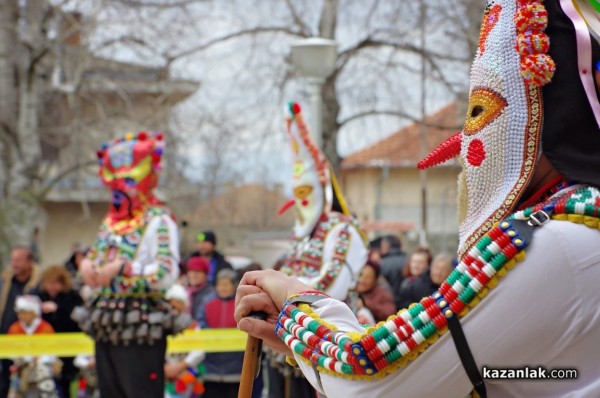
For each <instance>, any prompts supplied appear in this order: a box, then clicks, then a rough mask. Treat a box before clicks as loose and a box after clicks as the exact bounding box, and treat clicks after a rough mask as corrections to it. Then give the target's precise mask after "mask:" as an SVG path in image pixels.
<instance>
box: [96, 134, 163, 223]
mask: <svg viewBox="0 0 600 398" xmlns="http://www.w3.org/2000/svg"><path fill="white" fill-rule="evenodd" d="M163 148H164V140H163V134H162V133H160V132H154V133H147V132H139V133H138V134H133V133H129V134H127V135H126V136H125V137H124V138H118V139H116V140H113V141H111V142H110V143H107V144H105V145H103V146H102V148H101V149H100V150H99V151H98V161H99V170H98V174H99V175H100V179H101V180H102V183H103V184H104V185H106V186H107V187H109V188H110V189H111V190H112V204H111V209H110V212H109V215H110V216H111V217H113V218H116V219H124V218H129V217H132V216H134V215H135V214H134V213H135V212H136V211H140V210H142V208H143V207H144V206H145V205H146V204H147V203H152V202H155V201H156V200H155V198H154V196H153V194H152V191H153V189H154V188H155V187H156V185H157V184H158V174H157V171H158V169H159V168H160V161H161V158H162V154H163Z"/></svg>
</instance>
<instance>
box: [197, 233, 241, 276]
mask: <svg viewBox="0 0 600 398" xmlns="http://www.w3.org/2000/svg"><path fill="white" fill-rule="evenodd" d="M196 241H197V243H198V246H197V247H198V251H195V252H193V253H192V254H191V255H190V257H204V258H205V259H207V260H208V263H209V264H210V268H209V271H208V281H209V282H210V284H211V285H213V286H214V285H215V282H216V275H217V274H218V273H219V271H221V270H222V269H233V267H232V266H231V264H230V263H228V262H227V261H226V260H225V257H223V255H222V254H221V253H219V252H218V251H217V250H216V249H215V248H216V246H217V235H215V233H214V232H212V231H204V232H201V233H199V234H198V236H197V237H196Z"/></svg>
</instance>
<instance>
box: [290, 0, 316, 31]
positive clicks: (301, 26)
mask: <svg viewBox="0 0 600 398" xmlns="http://www.w3.org/2000/svg"><path fill="white" fill-rule="evenodd" d="M285 3H286V4H287V6H288V9H289V10H290V14H292V19H293V20H294V24H296V26H297V27H298V28H299V29H300V34H301V35H302V36H304V37H309V36H311V33H310V28H309V27H308V26H306V24H305V23H304V21H302V18H300V15H298V11H296V8H295V7H294V4H293V3H292V0H285Z"/></svg>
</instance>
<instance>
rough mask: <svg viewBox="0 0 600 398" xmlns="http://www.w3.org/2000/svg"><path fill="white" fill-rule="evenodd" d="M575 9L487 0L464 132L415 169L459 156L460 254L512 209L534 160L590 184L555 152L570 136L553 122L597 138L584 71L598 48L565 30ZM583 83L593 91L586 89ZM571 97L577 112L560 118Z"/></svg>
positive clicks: (563, 1)
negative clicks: (543, 158)
mask: <svg viewBox="0 0 600 398" xmlns="http://www.w3.org/2000/svg"><path fill="white" fill-rule="evenodd" d="M577 1H579V0H577ZM582 1H584V0H582ZM585 1H587V0H585ZM594 2H595V1H594ZM576 8H577V7H575V5H574V2H573V0H556V1H553V2H550V1H546V2H545V3H544V2H543V0H488V3H487V8H486V11H485V14H484V17H483V21H482V27H481V34H480V38H479V48H478V51H477V55H476V57H475V60H474V62H473V65H472V69H471V80H470V96H469V105H468V110H467V118H466V121H465V125H464V128H463V130H462V131H461V132H459V133H458V134H456V135H455V136H453V137H452V138H450V139H449V140H448V141H446V142H445V143H443V144H442V145H440V147H438V148H437V149H436V150H434V152H433V153H431V154H430V155H429V156H428V157H427V158H425V159H424V160H423V161H421V163H420V164H419V167H420V168H427V167H431V166H435V165H436V164H440V163H443V162H445V161H446V160H448V159H450V158H453V157H455V156H458V155H460V158H461V162H462V164H463V173H462V174H461V177H460V178H459V191H460V193H459V217H460V220H459V221H460V245H459V246H460V247H459V251H460V252H461V253H464V252H465V251H466V250H468V249H469V248H470V247H471V246H472V245H473V244H474V243H475V242H476V241H477V240H478V239H479V238H481V236H482V235H483V234H485V233H486V232H487V231H489V230H490V229H491V228H492V226H493V224H494V223H496V222H498V221H500V220H502V219H504V218H506V217H507V216H509V215H510V213H511V212H512V211H514V209H515V207H516V206H517V204H518V202H519V201H520V200H521V199H522V195H523V192H524V191H525V189H526V188H527V187H528V185H529V182H530V180H531V177H532V175H533V173H534V170H535V167H536V164H537V161H538V159H539V156H540V154H541V153H542V152H543V153H544V154H545V155H546V156H547V157H548V159H549V160H550V162H551V163H552V164H553V165H554V167H555V168H556V169H557V170H558V171H559V172H560V173H561V174H562V175H563V176H564V177H567V178H572V179H575V180H579V181H585V182H592V183H593V182H594V181H593V179H594V177H591V178H588V176H586V175H585V172H582V171H581V170H575V166H574V163H575V162H573V161H571V160H568V159H567V158H566V156H565V155H564V154H563V153H560V151H558V150H557V148H558V147H560V146H561V145H562V144H564V143H567V142H568V141H569V137H568V136H566V135H565V134H569V132H568V131H569V130H570V129H569V128H565V126H562V125H560V124H561V122H562V123H563V124H564V123H567V124H571V129H573V130H578V131H584V130H585V131H586V134H587V136H586V137H587V138H586V139H590V140H592V141H593V140H596V141H594V142H598V140H600V133H599V134H598V136H597V137H596V136H595V134H596V133H597V132H598V124H597V121H598V120H600V107H597V108H598V110H599V111H598V112H597V111H596V110H594V107H596V104H597V103H598V98H597V96H596V94H595V90H594V82H593V73H592V72H593V70H594V66H593V65H594V64H595V62H597V60H594V59H592V43H594V46H596V47H597V42H596V41H595V39H594V38H593V37H591V36H590V33H589V32H588V29H586V28H585V26H586V24H585V22H584V23H583V32H582V31H581V29H580V30H579V31H578V32H575V31H576V29H573V26H576V25H577V21H576V20H578V19H581V15H579V13H578V12H577V11H576ZM595 16H596V18H597V17H598V14H597V13H596V14H595ZM580 27H581V26H580ZM586 36H587V37H586ZM586 40H587V41H586ZM583 42H585V43H583ZM553 45H554V47H552V46H553ZM586 46H587V47H586ZM596 49H597V48H595V49H594V52H596ZM569 61H570V62H569ZM578 63H579V70H578V68H577V64H578ZM551 81H552V82H551ZM590 82H591V87H592V90H589V89H587V88H586V87H585V86H586V85H587V86H589V85H590V84H589V83H590ZM548 83H551V84H548ZM580 86H581V87H580ZM565 87H568V90H564V88H565ZM561 90H562V92H561ZM591 91H593V94H592V93H591ZM567 95H568V96H569V97H568V98H565V96H567ZM561 97H562V100H561V99H560V98H561ZM575 98H578V99H581V104H583V105H580V104H579V103H578V104H579V105H577V110H569V113H568V114H563V113H565V112H566V108H565V107H568V106H569V105H566V104H567V103H568V102H574V101H575ZM565 101H566V102H565ZM590 115H592V116H591V120H593V119H594V115H595V116H596V119H597V120H596V121H595V122H591V121H590V120H589V119H590V117H589V116H590ZM579 122H580V124H581V126H584V127H581V126H580V125H579V124H575V123H579ZM588 131H589V134H588V133H587V132H588ZM542 132H543V134H542ZM542 135H543V137H544V142H543V143H542ZM571 138H572V137H571ZM573 141H577V140H575V139H573ZM577 145H579V144H577ZM572 147H573V152H575V153H578V152H582V151H583V150H585V149H582V148H584V147H585V145H584V146H581V147H575V146H574V145H573V146H572ZM563 152H564V151H563ZM590 158H593V156H591V157H590ZM589 167H593V166H592V165H591V164H590V165H589ZM582 169H585V168H582ZM595 174H596V175H598V173H597V172H596V173H595Z"/></svg>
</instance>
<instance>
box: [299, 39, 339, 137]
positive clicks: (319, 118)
mask: <svg viewBox="0 0 600 398" xmlns="http://www.w3.org/2000/svg"><path fill="white" fill-rule="evenodd" d="M291 47H292V54H291V60H292V65H293V66H294V69H296V71H297V72H298V73H299V74H300V75H302V76H304V77H305V78H306V82H307V83H308V92H309V100H310V107H311V112H310V113H311V114H310V117H309V120H310V121H311V131H312V134H313V138H314V140H315V143H316V144H317V146H318V147H319V148H322V147H323V134H322V133H323V98H322V97H321V89H322V87H323V83H325V79H327V77H329V75H331V73H333V71H334V69H335V63H336V61H337V44H336V42H335V41H334V40H329V39H323V38H321V37H311V38H309V39H304V40H300V41H297V42H295V43H293V44H292V46H291Z"/></svg>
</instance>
